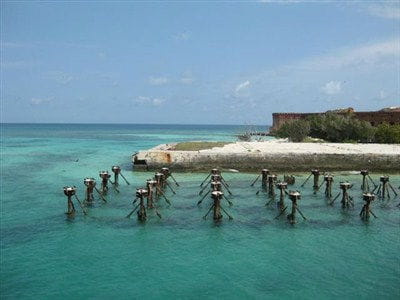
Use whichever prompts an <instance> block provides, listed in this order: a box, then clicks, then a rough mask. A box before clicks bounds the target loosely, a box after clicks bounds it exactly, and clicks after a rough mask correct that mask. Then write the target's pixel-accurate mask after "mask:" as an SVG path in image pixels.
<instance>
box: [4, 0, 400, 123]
mask: <svg viewBox="0 0 400 300" xmlns="http://www.w3.org/2000/svg"><path fill="white" fill-rule="evenodd" d="M399 3H400V2H396V1H392V2H390V1H380V2H370V1H363V2H356V1H351V2H350V1H333V2H332V1H331V2H325V3H323V2H301V1H283V2H273V1H261V2H208V1H198V2H180V1H175V2H106V1H102V2H95V1H91V2H89V1H87V2H77V1H76V2H36V3H33V2H6V1H3V2H2V3H1V30H2V31H1V72H2V74H1V75H2V91H1V103H2V121H3V122H67V123H68V122H74V123H75V122H78V123H103V122H111V123H182V124H271V121H272V117H271V114H272V112H290V111H301V112H307V111H310V112H314V111H326V110H328V109H333V108H338V107H349V106H352V107H354V108H355V109H356V110H375V109H380V108H382V107H387V106H395V105H397V106H400V97H399V96H400V87H399V85H400V82H399V71H400V4H399Z"/></svg>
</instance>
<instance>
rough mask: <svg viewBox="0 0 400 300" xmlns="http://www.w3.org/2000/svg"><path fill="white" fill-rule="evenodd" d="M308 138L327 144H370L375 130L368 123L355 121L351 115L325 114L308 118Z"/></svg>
mask: <svg viewBox="0 0 400 300" xmlns="http://www.w3.org/2000/svg"><path fill="white" fill-rule="evenodd" d="M307 120H308V121H309V122H310V136H312V137H314V138H320V139H323V140H326V141H329V142H345V141H346V142H349V141H350V142H370V141H372V140H373V137H374V133H375V129H374V127H372V126H371V124H369V123H368V122H365V121H360V120H358V119H355V118H354V117H353V116H352V115H351V114H346V115H342V114H340V115H339V114H336V113H327V114H325V115H316V116H310V117H308V118H307Z"/></svg>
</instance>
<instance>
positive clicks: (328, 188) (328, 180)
mask: <svg viewBox="0 0 400 300" xmlns="http://www.w3.org/2000/svg"><path fill="white" fill-rule="evenodd" d="M324 182H325V197H326V198H332V185H333V176H332V175H330V174H326V175H324V181H323V182H322V184H323V183H324ZM322 184H321V185H322ZM319 188H320V186H319V187H318V189H319Z"/></svg>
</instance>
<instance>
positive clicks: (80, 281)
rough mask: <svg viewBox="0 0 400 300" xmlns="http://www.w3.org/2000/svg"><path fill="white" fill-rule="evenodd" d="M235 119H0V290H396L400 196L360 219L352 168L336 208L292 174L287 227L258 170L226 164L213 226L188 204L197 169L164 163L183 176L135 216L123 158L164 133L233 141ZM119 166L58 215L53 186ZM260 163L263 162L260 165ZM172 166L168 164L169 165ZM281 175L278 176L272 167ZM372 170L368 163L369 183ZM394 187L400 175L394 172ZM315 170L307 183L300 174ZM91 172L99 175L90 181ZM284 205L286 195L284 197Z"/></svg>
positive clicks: (58, 188)
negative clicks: (294, 212) (294, 196)
mask: <svg viewBox="0 0 400 300" xmlns="http://www.w3.org/2000/svg"><path fill="white" fill-rule="evenodd" d="M241 130H243V128H241V127H239V126H195V125H193V126H177V125H104V124H103V125H77V124H75V125H51V124H47V125H38V124H35V125H32V124H31V125H29V124H24V125H21V124H20V125H16V124H3V125H2V139H1V148H2V155H1V171H2V172H1V271H0V272H1V298H4V299H9V298H10V299H13V298H18V299H24V298H29V299H32V298H33V299H59V298H70V299H87V298H91V299H109V298H111V297H113V298H114V299H132V298H140V299H199V298H205V299H208V298H209V299H266V298H270V299H310V298H314V299H399V297H400V256H399V253H400V251H399V250H400V230H399V229H400V227H399V225H400V209H399V208H398V207H396V205H397V204H398V203H399V202H400V199H399V198H398V197H397V198H395V199H393V200H390V201H375V202H374V203H373V205H372V209H373V211H374V213H375V214H376V215H377V217H378V218H377V219H374V218H371V220H370V221H369V222H368V223H365V222H363V221H361V220H360V218H359V215H358V214H359V212H360V210H361V208H362V205H363V201H362V199H361V191H360V184H361V178H360V176H359V175H349V174H348V173H335V174H334V175H335V185H334V195H336V194H337V193H338V191H339V190H338V182H339V181H341V180H349V181H350V182H353V183H354V187H353V189H352V190H351V191H350V194H351V196H353V197H354V201H355V208H354V209H350V210H349V211H342V210H341V208H340V205H339V204H340V203H339V201H340V199H338V200H337V202H336V203H335V204H334V205H333V206H330V205H327V202H326V200H325V199H324V197H323V195H322V192H320V193H317V194H313V193H312V191H311V182H309V184H307V185H306V186H305V187H304V188H300V187H299V185H300V184H301V183H302V182H303V181H304V179H305V178H306V176H307V174H296V176H297V178H296V180H297V182H296V184H295V186H293V187H290V188H293V189H294V188H297V189H300V190H301V192H302V199H301V200H300V203H299V207H300V209H301V211H302V212H303V213H304V215H305V216H306V217H307V219H308V220H307V221H304V220H301V219H300V218H301V217H300V216H298V221H299V222H298V223H297V224H296V225H295V226H291V225H289V224H288V223H287V222H286V219H285V217H281V218H279V219H277V220H274V218H275V216H276V215H277V210H276V207H275V206H274V205H273V204H271V205H269V206H266V205H265V203H266V202H267V201H268V197H267V195H265V194H263V193H260V194H259V195H258V196H257V195H256V191H257V190H258V188H259V182H258V183H257V184H256V186H255V187H250V183H251V182H252V180H254V179H255V177H256V175H257V174H249V173H229V172H226V173H223V175H224V177H225V179H226V180H227V181H228V182H229V183H230V186H231V190H232V192H233V194H234V196H233V197H230V199H231V201H232V202H233V203H234V205H233V206H231V207H230V206H229V205H228V204H227V203H226V202H224V203H223V205H224V208H225V209H226V210H227V211H228V212H229V213H230V214H231V215H232V216H233V218H234V219H233V220H232V221H230V220H228V218H227V217H224V218H223V220H222V222H221V223H219V224H215V223H214V222H213V221H212V218H211V215H210V217H209V218H208V219H207V220H203V219H202V216H203V215H204V214H205V213H206V212H207V210H208V208H209V206H210V200H209V199H208V198H207V199H206V200H204V202H203V203H202V205H200V206H199V207H198V206H197V205H196V203H197V201H198V200H199V199H200V196H198V191H199V184H200V183H201V181H202V180H203V179H204V178H205V176H206V175H207V174H206V173H196V174H195V173H174V176H175V178H176V179H177V180H178V182H179V183H180V186H179V187H177V186H173V188H174V189H175V190H176V195H174V194H172V192H171V191H168V192H167V193H166V195H167V197H168V198H169V199H170V200H171V202H172V205H171V206H168V205H166V203H165V202H164V201H162V200H161V201H160V202H159V207H158V210H159V212H160V213H161V215H162V219H159V218H158V217H157V216H156V215H155V214H154V212H152V211H149V212H148V216H149V219H148V221H147V222H146V223H145V224H141V223H138V221H137V220H136V215H135V214H134V215H132V217H131V218H130V219H128V218H126V217H125V216H126V215H127V214H128V213H129V212H130V211H131V209H132V208H133V206H132V200H133V195H134V191H135V188H137V187H141V186H143V185H144V182H145V180H146V179H147V178H150V177H151V176H152V175H153V174H152V173H150V172H135V171H133V169H132V164H131V155H132V153H134V152H136V151H138V150H140V149H147V148H150V147H153V146H155V145H158V144H160V143H167V142H172V141H184V140H226V141H229V140H234V139H235V137H234V134H236V133H239V132H240V131H241ZM114 164H119V165H121V167H122V169H123V174H124V175H125V177H126V178H127V179H128V180H129V181H130V182H131V185H129V186H128V185H125V184H124V183H123V182H122V181H121V186H120V190H121V193H119V194H118V193H116V192H113V190H112V189H111V190H110V193H109V196H108V202H107V203H102V201H101V200H99V199H97V200H96V202H95V204H94V206H93V207H91V208H88V215H87V216H85V215H83V214H82V212H81V211H80V208H79V206H78V205H77V204H76V208H77V213H76V215H75V217H74V218H71V217H68V216H67V215H65V211H66V197H65V196H64V194H63V191H62V187H63V186H65V185H76V186H77V187H78V196H79V197H80V198H81V199H82V200H83V195H84V189H83V182H82V180H83V178H84V177H88V176H90V177H95V178H96V179H99V177H98V171H100V170H103V169H107V170H109V171H110V168H111V166H112V165H114ZM262 167H268V166H260V168H262ZM172 171H173V170H172ZM280 175H282V174H280ZM379 175H381V174H374V173H373V174H372V177H373V178H374V180H375V181H378V178H379ZM390 180H391V183H392V185H393V186H394V187H396V188H397V187H398V186H399V185H400V176H399V175H398V174H397V175H393V174H392V175H391V177H390ZM310 181H311V180H310ZM98 183H99V180H98ZM286 202H287V204H289V203H288V202H289V200H286Z"/></svg>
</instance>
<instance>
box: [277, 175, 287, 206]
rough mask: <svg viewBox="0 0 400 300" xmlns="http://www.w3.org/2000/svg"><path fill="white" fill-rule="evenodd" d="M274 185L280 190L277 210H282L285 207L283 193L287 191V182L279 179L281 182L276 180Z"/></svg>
mask: <svg viewBox="0 0 400 300" xmlns="http://www.w3.org/2000/svg"><path fill="white" fill-rule="evenodd" d="M276 186H277V187H278V189H279V191H280V194H279V202H278V209H279V211H283V210H285V209H286V208H285V194H286V193H287V192H286V189H287V186H288V184H287V182H284V181H281V182H278V183H277V184H276Z"/></svg>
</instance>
